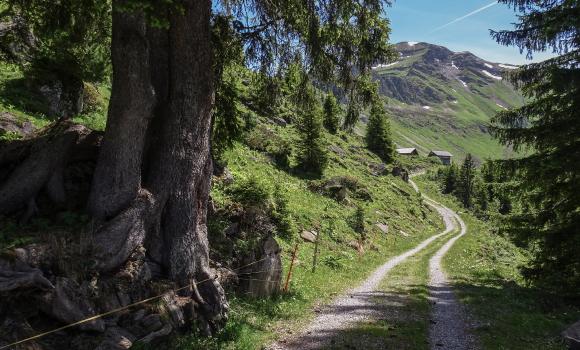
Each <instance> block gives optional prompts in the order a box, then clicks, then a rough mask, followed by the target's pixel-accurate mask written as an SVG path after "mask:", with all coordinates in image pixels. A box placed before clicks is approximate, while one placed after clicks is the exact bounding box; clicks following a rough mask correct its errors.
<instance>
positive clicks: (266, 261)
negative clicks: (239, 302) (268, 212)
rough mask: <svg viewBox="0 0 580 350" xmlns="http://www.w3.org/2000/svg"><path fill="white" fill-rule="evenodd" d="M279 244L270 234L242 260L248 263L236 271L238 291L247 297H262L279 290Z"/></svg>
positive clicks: (280, 276) (280, 261)
mask: <svg viewBox="0 0 580 350" xmlns="http://www.w3.org/2000/svg"><path fill="white" fill-rule="evenodd" d="M280 252H281V249H280V246H279V245H278V243H277V242H276V240H275V239H274V238H273V237H272V236H268V237H267V238H266V239H264V240H262V241H261V242H260V243H259V245H258V248H257V249H256V250H255V251H254V252H253V253H252V254H250V255H248V256H247V257H246V258H245V259H244V260H243V264H244V265H248V264H251V265H248V266H247V267H246V268H243V269H241V271H240V272H239V273H238V278H239V280H240V287H239V289H240V292H241V293H242V294H245V295H247V296H249V297H254V298H263V297H269V296H272V295H274V294H276V293H278V292H279V291H280V283H281V279H282V259H281V258H280Z"/></svg>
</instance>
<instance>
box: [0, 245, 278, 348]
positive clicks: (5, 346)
mask: <svg viewBox="0 0 580 350" xmlns="http://www.w3.org/2000/svg"><path fill="white" fill-rule="evenodd" d="M269 258H270V257H269V256H266V257H263V258H261V259H259V260H256V261H253V262H251V263H249V264H246V265H243V266H240V267H237V268H235V269H232V271H239V270H242V269H245V268H248V267H250V266H252V265H255V264H257V263H260V262H262V261H264V260H266V259H269ZM269 271H276V272H277V271H281V269H278V270H262V271H255V272H248V273H242V274H241V275H253V274H258V273H263V272H269ZM213 279H214V278H213V277H210V278H206V279H204V280H201V281H199V282H194V283H190V284H188V285H185V286H183V287H180V288H176V289H171V290H167V291H165V292H163V293H162V294H159V295H155V296H152V297H149V298H146V299H143V300H140V301H137V302H134V303H132V304H128V305H126V306H122V307H119V308H116V309H113V310H110V311H107V312H103V313H100V314H97V315H94V316H91V317H88V318H85V319H82V320H79V321H76V322H73V323H70V324H67V325H64V326H62V327H58V328H55V329H52V330H50V331H46V332H42V333H39V334H36V335H34V336H31V337H28V338H25V339H21V340H18V341H16V342H13V343H10V344H7V345H2V346H0V350H3V349H8V348H11V347H14V346H16V345H20V344H23V343H26V342H29V341H32V340H36V339H40V338H43V337H45V336H47V335H49V334H53V333H57V332H60V331H63V330H66V329H69V328H73V327H76V326H79V325H82V324H84V323H87V322H91V321H95V320H98V319H101V318H103V317H106V316H110V315H113V314H115V313H117V312H121V311H124V310H128V309H130V308H132V307H135V306H138V305H142V304H146V303H148V302H151V301H153V300H157V299H160V298H162V297H163V296H164V295H166V294H167V293H169V292H174V293H177V292H180V291H182V290H185V289H188V288H192V287H193V286H198V285H200V284H202V283H205V282H208V281H211V280H213ZM238 280H244V281H260V282H270V283H273V282H277V281H270V280H261V279H252V278H238Z"/></svg>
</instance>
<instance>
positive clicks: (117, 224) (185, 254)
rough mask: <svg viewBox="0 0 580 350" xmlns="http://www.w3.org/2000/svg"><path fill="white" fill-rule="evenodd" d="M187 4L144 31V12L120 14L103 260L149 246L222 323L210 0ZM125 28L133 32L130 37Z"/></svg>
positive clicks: (94, 198) (100, 249)
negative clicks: (214, 231) (211, 222)
mask: <svg viewBox="0 0 580 350" xmlns="http://www.w3.org/2000/svg"><path fill="white" fill-rule="evenodd" d="M181 5H182V9H183V11H167V13H168V15H167V20H168V23H169V28H168V29H167V30H165V29H159V28H151V27H149V28H147V31H144V30H143V22H142V19H141V18H140V16H138V15H135V14H133V15H128V14H127V13H124V12H123V13H118V14H116V15H115V18H114V21H113V26H114V27H113V46H112V51H113V64H114V74H115V75H116V76H115V77H114V84H113V92H112V98H111V107H110V110H109V119H108V125H107V131H106V134H105V140H104V142H103V148H102V150H101V155H100V157H99V163H98V165H97V172H96V173H95V180H94V183H93V188H92V193H91V201H90V209H91V212H92V213H93V215H94V217H95V219H97V221H99V220H106V221H107V222H106V223H105V224H104V225H102V226H101V228H100V229H99V230H98V232H97V234H96V239H95V243H96V247H95V251H96V256H97V260H98V261H99V263H98V266H99V267H100V268H101V269H102V270H113V269H114V268H115V267H116V266H118V265H119V263H121V262H122V261H124V260H126V259H127V258H128V257H129V255H130V254H131V253H132V251H134V250H135V249H136V248H137V247H139V246H145V247H146V248H147V255H148V258H149V259H151V260H152V261H154V262H156V263H158V264H159V265H161V266H162V267H163V270H164V271H165V273H166V274H167V277H168V278H169V279H171V280H173V281H174V282H175V283H176V284H177V285H178V286H188V285H193V287H192V288H191V289H189V293H188V294H189V295H191V296H192V297H193V298H194V299H195V300H196V302H197V303H198V304H201V307H202V310H201V311H202V314H204V316H205V319H206V321H208V323H207V327H206V328H208V329H209V327H211V328H214V330H215V327H216V326H218V325H219V323H220V321H221V320H223V319H225V312H226V309H227V303H226V301H225V298H224V295H223V290H222V289H221V287H220V285H219V284H218V283H217V282H215V281H214V280H213V279H212V278H211V273H210V269H209V258H208V256H209V247H208V241H207V227H206V207H207V201H208V196H209V189H210V181H211V174H212V163H211V157H210V144H209V139H210V123H211V109H212V105H213V74H212V52H211V40H210V16H211V2H210V1H208V0H203V1H201V0H186V1H182V2H181ZM119 30H122V31H123V33H125V34H124V35H125V36H126V38H129V37H131V38H130V40H122V39H121V38H122V36H121V35H119V34H118V33H117V34H116V33H115V32H116V31H119ZM126 33H134V34H132V35H129V34H126ZM134 41H138V43H134ZM151 88H152V89H153V90H154V92H155V97H156V98H155V103H152V101H153V96H152V95H151V94H150V91H151ZM151 116H153V120H152V121H151V122H149V118H150V117H151ZM194 282H197V283H199V284H198V285H197V286H195V283H194ZM186 294H187V293H186ZM206 330H207V329H206Z"/></svg>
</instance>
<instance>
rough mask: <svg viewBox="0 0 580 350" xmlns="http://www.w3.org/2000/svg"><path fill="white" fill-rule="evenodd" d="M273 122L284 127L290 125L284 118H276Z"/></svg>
mask: <svg viewBox="0 0 580 350" xmlns="http://www.w3.org/2000/svg"><path fill="white" fill-rule="evenodd" d="M272 121H273V122H274V123H276V124H278V125H279V126H282V127H285V126H286V125H288V122H287V121H286V120H285V119H284V118H280V117H274V118H272Z"/></svg>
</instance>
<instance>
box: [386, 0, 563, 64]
mask: <svg viewBox="0 0 580 350" xmlns="http://www.w3.org/2000/svg"><path fill="white" fill-rule="evenodd" d="M491 4H492V0H395V1H394V3H393V6H392V7H390V8H387V11H386V12H387V17H388V18H389V20H390V21H391V27H392V33H391V42H393V43H397V42H401V41H419V42H421V41H423V42H428V43H432V44H437V45H442V46H445V47H447V48H449V49H451V50H453V51H471V52H472V53H474V54H475V55H477V56H479V57H481V58H483V59H486V60H488V61H492V62H500V63H513V64H522V63H526V62H527V63H529V62H530V61H529V60H526V58H525V55H521V54H520V53H519V49H518V48H516V47H506V46H501V45H499V44H497V43H496V42H495V41H494V40H493V39H492V38H491V37H490V35H489V29H494V30H500V29H511V28H512V27H513V26H512V23H514V22H516V21H517V18H516V14H515V13H514V11H513V9H510V8H508V7H507V6H506V5H504V4H496V5H491ZM486 6H489V7H487V8H485V9H483V10H481V11H480V12H478V13H476V14H473V15H471V16H469V17H467V18H465V19H463V20H460V21H457V22H454V23H451V24H449V23H450V22H452V21H453V20H456V19H458V18H460V17H463V16H465V15H468V14H469V13H471V12H473V11H475V10H478V9H481V8H483V7H486ZM446 24H448V25H447V26H445V27H443V28H440V27H442V26H444V25H446ZM437 28H440V29H438V30H437V31H434V30H435V29H437ZM548 57H551V55H550V54H549V53H536V54H535V55H534V59H533V61H541V60H544V59H546V58H548Z"/></svg>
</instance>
